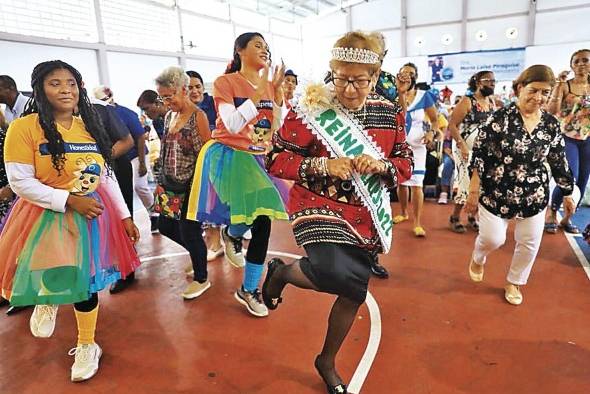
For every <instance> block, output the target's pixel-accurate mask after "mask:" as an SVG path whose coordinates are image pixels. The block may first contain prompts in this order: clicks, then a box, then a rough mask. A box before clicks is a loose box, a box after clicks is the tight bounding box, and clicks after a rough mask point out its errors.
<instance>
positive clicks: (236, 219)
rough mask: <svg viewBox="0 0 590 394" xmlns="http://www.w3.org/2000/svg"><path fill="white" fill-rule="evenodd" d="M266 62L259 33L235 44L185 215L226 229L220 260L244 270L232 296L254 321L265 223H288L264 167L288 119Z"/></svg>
mask: <svg viewBox="0 0 590 394" xmlns="http://www.w3.org/2000/svg"><path fill="white" fill-rule="evenodd" d="M269 64H270V51H269V49H268V45H267V44H266V41H265V40H264V37H263V36H262V35H261V34H260V33H244V34H242V35H240V36H239V37H238V38H237V39H236V41H235V45H234V56H233V61H232V63H231V64H230V66H229V67H228V69H227V70H226V73H225V75H222V76H220V77H219V78H217V79H216V80H215V83H214V85H213V98H214V100H215V105H216V107H217V113H218V116H217V123H216V128H215V130H214V131H213V134H212V137H213V140H211V141H209V142H208V143H207V144H205V145H204V146H203V148H202V150H201V153H200V155H199V159H198V161H197V169H196V170H195V177H194V180H193V186H192V190H191V192H190V199H189V203H188V213H187V218H189V219H192V220H198V221H200V222H203V223H211V224H224V225H226V227H225V228H224V230H223V231H222V237H223V241H224V243H225V256H226V257H227V259H228V260H229V262H230V263H231V264H232V265H234V266H235V267H240V268H241V267H245V270H244V281H243V283H242V286H241V287H240V288H239V289H238V290H237V291H236V293H235V298H236V300H237V301H239V302H240V303H241V304H243V305H244V306H245V307H246V308H247V310H248V312H249V313H251V314H252V315H254V316H257V317H264V316H267V315H268V309H267V308H266V306H265V305H264V304H263V303H262V300H261V299H260V292H259V291H258V284H259V282H260V278H261V276H262V271H263V270H264V260H265V259H266V253H267V250H268V241H269V237H270V227H271V219H283V220H287V219H288V216H287V213H286V212H285V207H284V204H283V198H282V197H281V194H280V193H279V191H278V190H277V187H276V186H275V183H274V182H273V179H272V178H271V177H270V176H269V175H268V174H267V173H266V171H265V169H264V155H265V154H266V153H267V152H268V151H269V148H270V141H271V138H272V136H273V133H274V132H275V131H276V130H277V129H278V128H279V127H280V125H281V123H282V120H283V119H284V116H286V114H287V110H286V107H285V106H284V103H283V90H282V87H281V86H282V83H283V79H284V74H285V67H284V65H282V66H281V67H275V69H274V73H273V75H272V81H269V80H268V77H269ZM277 183H278V182H277ZM249 229H251V230H252V240H251V241H250V245H249V246H248V253H247V255H246V258H245V259H244V256H243V255H242V237H243V235H244V234H245V233H246V231H248V230H249Z"/></svg>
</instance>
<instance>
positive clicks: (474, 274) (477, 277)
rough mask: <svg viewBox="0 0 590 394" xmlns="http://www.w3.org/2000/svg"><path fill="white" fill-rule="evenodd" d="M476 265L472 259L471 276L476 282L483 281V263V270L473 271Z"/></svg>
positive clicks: (470, 265)
mask: <svg viewBox="0 0 590 394" xmlns="http://www.w3.org/2000/svg"><path fill="white" fill-rule="evenodd" d="M474 265H476V264H475V261H473V259H471V261H470V262H469V277H470V278H471V280H472V281H474V282H481V281H482V280H483V265H482V266H481V272H475V271H473V266H474Z"/></svg>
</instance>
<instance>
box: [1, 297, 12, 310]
mask: <svg viewBox="0 0 590 394" xmlns="http://www.w3.org/2000/svg"><path fill="white" fill-rule="evenodd" d="M8 304H10V303H9V302H8V300H7V299H5V298H0V308H2V307H3V306H6V305H8Z"/></svg>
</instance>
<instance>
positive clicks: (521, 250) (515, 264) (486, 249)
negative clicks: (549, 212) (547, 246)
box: [473, 204, 546, 285]
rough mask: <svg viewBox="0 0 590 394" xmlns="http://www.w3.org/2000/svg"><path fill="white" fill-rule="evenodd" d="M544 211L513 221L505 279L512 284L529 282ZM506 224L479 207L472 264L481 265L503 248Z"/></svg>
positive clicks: (539, 238)
mask: <svg viewBox="0 0 590 394" xmlns="http://www.w3.org/2000/svg"><path fill="white" fill-rule="evenodd" d="M545 211H546V209H544V210H543V211H541V212H539V213H538V214H536V215H535V216H531V217H529V218H526V219H515V221H516V227H515V229H514V240H515V241H516V247H515V248H514V254H513V255H512V263H511V264H510V271H509V272H508V276H507V277H506V279H507V280H508V282H510V283H512V284H515V285H526V283H527V281H528V279H529V275H530V274H531V269H532V268H533V264H534V262H535V258H536V257H537V252H538V251H539V246H540V245H541V239H542V238H543V226H544V223H545ZM508 222H509V220H508V219H502V218H500V217H498V216H496V215H494V214H492V213H491V212H490V211H488V210H487V209H485V208H484V207H483V206H482V205H481V204H480V205H479V235H478V236H477V239H476V240H475V248H474V250H473V261H474V262H475V263H476V264H480V265H484V264H485V262H486V257H487V255H488V254H490V253H491V252H493V251H494V250H496V249H498V248H499V247H501V246H502V245H504V242H505V241H506V230H507V229H508Z"/></svg>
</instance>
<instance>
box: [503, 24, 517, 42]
mask: <svg viewBox="0 0 590 394" xmlns="http://www.w3.org/2000/svg"><path fill="white" fill-rule="evenodd" d="M517 37H518V29H517V28H516V27H509V28H508V29H506V38H508V39H509V40H516V38H517Z"/></svg>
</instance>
